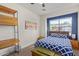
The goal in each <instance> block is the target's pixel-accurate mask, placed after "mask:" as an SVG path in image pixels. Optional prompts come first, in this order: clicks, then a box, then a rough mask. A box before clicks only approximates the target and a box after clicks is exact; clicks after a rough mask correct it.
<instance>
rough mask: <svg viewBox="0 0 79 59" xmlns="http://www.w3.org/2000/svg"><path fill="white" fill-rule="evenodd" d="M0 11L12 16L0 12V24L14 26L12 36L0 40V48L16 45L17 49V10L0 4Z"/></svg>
mask: <svg viewBox="0 0 79 59" xmlns="http://www.w3.org/2000/svg"><path fill="white" fill-rule="evenodd" d="M0 12H3V13H7V14H10V15H13V17H12V16H7V15H2V14H0V26H13V27H14V38H10V39H4V40H0V49H3V48H8V47H11V46H15V47H16V46H17V47H18V51H19V32H18V12H17V11H16V10H13V9H10V8H8V7H5V6H2V5H0ZM15 14H16V15H17V18H16V17H15ZM16 33H17V35H16ZM15 51H16V49H15Z"/></svg>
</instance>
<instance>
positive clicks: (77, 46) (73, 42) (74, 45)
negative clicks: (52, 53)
mask: <svg viewBox="0 0 79 59" xmlns="http://www.w3.org/2000/svg"><path fill="white" fill-rule="evenodd" d="M70 41H71V45H72V48H73V49H77V50H78V49H79V42H78V40H76V39H71V40H70Z"/></svg>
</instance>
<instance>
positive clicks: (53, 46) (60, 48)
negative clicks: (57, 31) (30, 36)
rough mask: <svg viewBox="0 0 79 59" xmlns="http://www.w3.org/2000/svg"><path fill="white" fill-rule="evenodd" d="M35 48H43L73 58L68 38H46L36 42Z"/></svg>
mask: <svg viewBox="0 0 79 59" xmlns="http://www.w3.org/2000/svg"><path fill="white" fill-rule="evenodd" d="M35 47H44V48H47V49H49V50H53V51H55V52H58V53H60V54H61V55H62V56H73V50H72V46H71V43H70V40H69V39H68V38H65V39H64V38H57V37H51V36H49V37H46V38H44V39H41V40H37V41H36V43H35Z"/></svg>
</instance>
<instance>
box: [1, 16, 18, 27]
mask: <svg viewBox="0 0 79 59" xmlns="http://www.w3.org/2000/svg"><path fill="white" fill-rule="evenodd" d="M0 25H8V26H15V25H17V19H16V18H15V17H11V16H5V15H0Z"/></svg>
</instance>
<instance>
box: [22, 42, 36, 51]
mask: <svg viewBox="0 0 79 59" xmlns="http://www.w3.org/2000/svg"><path fill="white" fill-rule="evenodd" d="M34 43H35V41H34V42H31V43H29V44H26V45H24V46H21V49H23V48H25V47H28V46H30V45H32V44H34Z"/></svg>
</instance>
